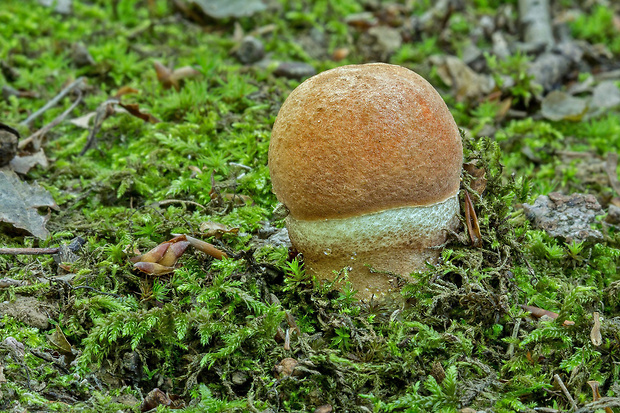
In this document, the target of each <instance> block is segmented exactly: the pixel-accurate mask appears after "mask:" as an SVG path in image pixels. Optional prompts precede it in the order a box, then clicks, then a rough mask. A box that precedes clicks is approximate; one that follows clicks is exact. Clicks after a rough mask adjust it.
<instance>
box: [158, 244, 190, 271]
mask: <svg viewBox="0 0 620 413" xmlns="http://www.w3.org/2000/svg"><path fill="white" fill-rule="evenodd" d="M188 246H189V241H179V242H175V243H173V244H172V245H170V247H168V249H167V250H166V253H165V254H164V256H163V257H162V258H161V259H160V260H159V261H157V263H158V264H159V265H163V266H165V267H174V265H175V264H176V263H177V261H178V259H179V258H180V257H181V255H183V253H184V252H185V250H186V249H187V247H188Z"/></svg>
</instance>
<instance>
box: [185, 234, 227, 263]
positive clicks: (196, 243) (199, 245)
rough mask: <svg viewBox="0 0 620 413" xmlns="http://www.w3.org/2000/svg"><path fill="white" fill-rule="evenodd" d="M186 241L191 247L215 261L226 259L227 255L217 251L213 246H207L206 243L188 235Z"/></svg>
mask: <svg viewBox="0 0 620 413" xmlns="http://www.w3.org/2000/svg"><path fill="white" fill-rule="evenodd" d="M187 240H188V241H189V243H190V244H191V245H192V247H194V248H196V249H197V250H200V251H202V252H204V253H205V254H208V255H210V256H212V257H213V258H215V259H218V260H221V259H224V258H228V254H226V253H225V252H223V251H220V250H218V249H217V248H215V246H214V245H213V244H209V243H208V242H204V241H202V240H199V239H196V238H194V237H190V236H189V235H187Z"/></svg>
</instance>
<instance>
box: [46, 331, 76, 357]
mask: <svg viewBox="0 0 620 413" xmlns="http://www.w3.org/2000/svg"><path fill="white" fill-rule="evenodd" d="M47 339H48V340H49V342H50V343H52V344H53V345H54V346H55V347H56V348H58V350H60V351H61V352H62V353H65V354H71V353H72V351H71V350H72V349H73V347H72V346H71V343H69V341H68V340H67V337H66V336H65V334H64V333H63V332H62V330H61V329H60V326H59V325H58V324H56V329H55V330H54V331H53V332H52V334H51V335H49V336H47Z"/></svg>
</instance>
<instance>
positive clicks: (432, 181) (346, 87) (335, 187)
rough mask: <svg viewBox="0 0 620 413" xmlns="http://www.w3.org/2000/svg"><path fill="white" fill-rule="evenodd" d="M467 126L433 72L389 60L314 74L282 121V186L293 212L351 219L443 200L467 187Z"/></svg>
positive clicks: (275, 155) (273, 162)
mask: <svg viewBox="0 0 620 413" xmlns="http://www.w3.org/2000/svg"><path fill="white" fill-rule="evenodd" d="M462 162H463V148H462V143H461V137H460V134H459V130H458V127H457V126H456V123H455V122H454V118H453V117H452V115H451V114H450V111H449V110H448V107H447V106H446V104H445V102H444V101H443V99H442V98H441V96H439V93H437V91H436V90H435V89H434V88H433V87H432V86H431V85H430V83H428V82H427V81H426V80H424V78H422V77H421V76H419V75H418V74H416V73H415V72H413V71H411V70H409V69H406V68H404V67H401V66H396V65H390V64H385V63H370V64H364V65H350V66H341V67H338V68H335V69H332V70H328V71H325V72H322V73H320V74H318V75H316V76H313V77H311V78H309V79H308V80H306V81H305V82H303V83H302V84H301V85H299V86H298V87H297V88H296V89H295V90H293V92H291V94H290V95H289V97H288V98H287V99H286V101H285V102H284V104H283V105H282V108H281V109H280V112H279V113H278V117H277V119H276V122H275V124H274V126H273V131H272V137H271V143H270V146H269V170H270V174H271V179H272V183H273V191H274V193H275V194H276V196H277V198H278V200H279V201H280V202H282V203H283V204H284V205H286V206H287V208H288V209H289V211H290V214H291V216H292V217H294V218H296V219H302V220H318V219H333V218H347V217H351V216H356V215H361V214H367V213H373V212H378V211H383V210H386V209H391V208H399V207H410V206H426V205H432V204H435V203H438V202H442V201H444V200H446V199H447V198H449V197H450V196H453V195H455V194H456V193H457V192H458V189H459V180H460V173H461V166H462Z"/></svg>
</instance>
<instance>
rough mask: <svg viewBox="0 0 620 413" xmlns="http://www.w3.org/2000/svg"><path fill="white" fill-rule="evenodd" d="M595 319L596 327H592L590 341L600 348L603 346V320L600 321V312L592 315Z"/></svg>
mask: <svg viewBox="0 0 620 413" xmlns="http://www.w3.org/2000/svg"><path fill="white" fill-rule="evenodd" d="M592 316H593V317H594V325H593V326H592V330H591V331H590V341H592V344H594V345H595V346H597V347H598V346H600V345H601V344H603V335H602V334H601V320H600V319H599V314H598V312H594V313H592Z"/></svg>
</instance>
